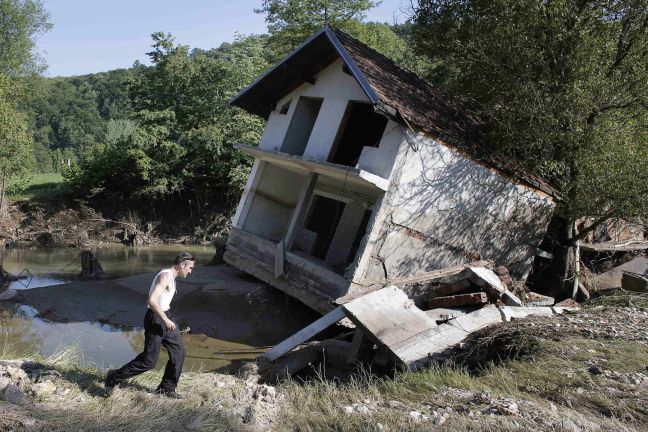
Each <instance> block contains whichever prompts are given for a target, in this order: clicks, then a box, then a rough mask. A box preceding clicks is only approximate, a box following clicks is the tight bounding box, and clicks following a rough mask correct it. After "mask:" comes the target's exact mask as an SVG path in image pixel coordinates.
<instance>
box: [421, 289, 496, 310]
mask: <svg viewBox="0 0 648 432" xmlns="http://www.w3.org/2000/svg"><path fill="white" fill-rule="evenodd" d="M484 303H488V296H487V295H486V293H483V292H478V293H470V294H457V295H453V296H447V297H434V298H432V299H430V303H429V305H430V308H432V309H434V308H437V307H453V306H468V305H475V304H484Z"/></svg>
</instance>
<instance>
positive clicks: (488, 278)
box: [468, 267, 522, 306]
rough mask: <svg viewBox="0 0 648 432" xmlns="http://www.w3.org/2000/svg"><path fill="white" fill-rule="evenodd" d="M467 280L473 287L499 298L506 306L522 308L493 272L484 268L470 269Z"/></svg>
mask: <svg viewBox="0 0 648 432" xmlns="http://www.w3.org/2000/svg"><path fill="white" fill-rule="evenodd" d="M468 274H469V276H468V279H470V281H471V282H472V283H474V284H475V285H478V286H480V287H482V288H484V289H485V290H486V291H487V292H488V294H489V295H492V296H493V297H497V298H501V299H502V301H503V302H504V304H506V305H508V306H522V301H521V300H520V299H519V298H518V297H517V296H516V295H515V294H513V293H512V292H511V291H509V290H508V289H506V287H505V286H504V284H503V283H502V281H501V280H500V278H499V277H498V276H497V275H496V274H495V272H494V271H492V270H489V269H487V268H485V267H470V268H469V269H468Z"/></svg>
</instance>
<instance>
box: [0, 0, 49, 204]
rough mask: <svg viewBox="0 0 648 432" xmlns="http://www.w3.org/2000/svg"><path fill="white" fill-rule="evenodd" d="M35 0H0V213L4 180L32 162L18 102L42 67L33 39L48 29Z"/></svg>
mask: <svg viewBox="0 0 648 432" xmlns="http://www.w3.org/2000/svg"><path fill="white" fill-rule="evenodd" d="M48 18H49V16H48V14H47V12H46V11H45V9H44V8H43V6H42V3H41V2H40V1H37V0H0V216H2V214H3V211H4V195H5V186H6V181H7V180H9V179H10V178H12V177H16V176H20V175H21V174H23V173H24V172H25V170H26V168H27V166H29V165H30V164H31V163H32V152H31V147H32V142H33V140H32V135H31V133H30V131H29V122H28V119H27V117H26V116H25V115H24V114H22V113H21V112H19V111H18V107H17V102H18V101H20V100H21V99H22V98H24V97H25V92H26V89H27V86H25V80H26V77H28V76H30V75H33V74H36V73H38V72H39V71H41V70H42V67H43V65H42V62H40V60H39V58H38V55H37V54H36V52H35V38H36V36H37V35H39V34H40V33H42V32H45V31H47V30H49V29H50V27H51V25H50V24H49V23H48V21H47V20H48Z"/></svg>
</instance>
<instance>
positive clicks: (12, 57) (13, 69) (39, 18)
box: [0, 0, 52, 77]
mask: <svg viewBox="0 0 648 432" xmlns="http://www.w3.org/2000/svg"><path fill="white" fill-rule="evenodd" d="M48 20H49V14H48V13H47V11H45V8H43V4H42V2H41V1H40V0H0V74H2V75H6V76H11V77H22V76H27V75H31V74H34V73H39V72H41V71H42V70H43V68H44V65H43V63H42V62H41V60H40V59H39V58H38V55H37V54H36V52H35V38H36V37H37V36H38V35H39V34H41V33H44V32H47V31H48V30H50V29H51V27H52V25H51V24H50V23H49V21H48Z"/></svg>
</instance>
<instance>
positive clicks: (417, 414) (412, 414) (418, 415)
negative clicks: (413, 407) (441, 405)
mask: <svg viewBox="0 0 648 432" xmlns="http://www.w3.org/2000/svg"><path fill="white" fill-rule="evenodd" d="M422 415H423V414H421V413H420V412H418V411H410V412H409V416H410V417H411V418H412V419H414V420H417V421H418V420H421V416H422Z"/></svg>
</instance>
